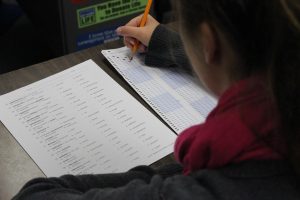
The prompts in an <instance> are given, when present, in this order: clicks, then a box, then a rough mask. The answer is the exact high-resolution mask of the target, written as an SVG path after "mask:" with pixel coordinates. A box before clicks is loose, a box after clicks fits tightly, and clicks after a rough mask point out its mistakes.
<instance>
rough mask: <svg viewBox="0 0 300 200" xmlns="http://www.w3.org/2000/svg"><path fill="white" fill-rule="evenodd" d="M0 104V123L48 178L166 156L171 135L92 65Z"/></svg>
mask: <svg viewBox="0 0 300 200" xmlns="http://www.w3.org/2000/svg"><path fill="white" fill-rule="evenodd" d="M0 102H1V103H0V110H1V114H0V115H1V116H0V118H1V121H2V122H3V123H4V124H5V125H6V126H7V128H8V129H9V130H10V131H11V133H12V134H13V135H14V136H15V138H16V139H17V140H18V141H19V143H20V144H21V145H22V146H23V148H24V149H25V150H26V151H27V152H28V153H29V155H30V156H31V157H32V158H33V159H34V160H35V161H36V163H37V164H38V165H39V166H40V168H41V169H42V170H43V171H44V173H45V174H46V175H48V176H59V175H62V174H67V173H71V174H84V173H106V172H121V171H124V170H128V169H130V168H131V167H134V166H136V165H140V164H146V165H147V164H151V163H152V162H155V161H156V160H158V159H160V158H162V157H163V156H166V155H167V154H169V153H171V152H172V145H173V142H174V140H175V135H174V134H173V133H172V132H171V131H170V130H169V129H168V128H166V127H165V126H164V125H163V124H162V123H161V122H159V121H158V119H156V118H155V117H154V116H153V115H152V114H151V113H149V111H147V110H146V109H145V108H144V107H142V106H141V105H140V104H139V103H138V102H137V101H136V100H135V99H133V97H131V96H130V95H129V94H128V93H127V92H126V91H124V90H123V88H121V87H120V86H119V85H117V84H116V83H115V82H114V81H113V80H112V79H111V78H110V77H108V76H107V75H106V74H105V73H104V72H103V71H102V70H101V69H100V68H99V67H98V66H97V65H96V64H95V63H93V62H92V61H87V62H85V63H82V64H80V65H78V66H75V67H73V68H70V69H68V70H66V71H64V72H61V73H59V74H56V75H54V76H52V77H49V78H47V79H44V80H42V81H39V82H37V83H34V84H32V85H29V86H26V87H24V88H21V89H19V90H17V91H14V92H12V93H9V94H6V95H3V96H1V98H0Z"/></svg>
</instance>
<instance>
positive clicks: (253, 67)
mask: <svg viewBox="0 0 300 200" xmlns="http://www.w3.org/2000/svg"><path fill="white" fill-rule="evenodd" d="M174 1H175V6H176V8H177V11H178V12H179V21H180V26H181V30H183V32H184V35H186V36H188V37H186V38H193V36H194V34H196V32H195V30H196V29H195V27H197V26H199V25H200V24H201V23H202V22H204V21H205V22H207V23H209V24H211V25H213V26H215V27H217V28H218V29H219V30H220V31H221V32H222V33H223V34H224V35H225V37H226V38H227V40H228V41H229V42H230V44H231V45H232V48H233V49H234V50H235V52H238V55H239V57H240V58H241V60H242V61H243V63H244V65H243V67H244V69H241V70H243V72H246V73H247V76H250V75H251V74H253V73H255V72H257V71H263V72H265V73H267V74H268V78H269V81H268V83H269V85H268V86H269V88H270V96H271V97H272V98H273V100H274V102H275V105H276V107H277V111H276V112H277V113H278V115H279V118H280V128H279V131H280V133H281V134H282V135H283V137H284V139H285V140H286V141H285V142H286V144H287V146H288V156H289V158H288V159H289V160H290V161H291V163H292V164H293V165H294V167H295V169H296V170H297V171H300V135H299V134H300V129H299V127H300V125H299V124H300V120H299V119H300V76H299V75H300V73H299V72H300V71H299V69H300V22H299V19H300V1H299V0H271V1H270V0H174Z"/></svg>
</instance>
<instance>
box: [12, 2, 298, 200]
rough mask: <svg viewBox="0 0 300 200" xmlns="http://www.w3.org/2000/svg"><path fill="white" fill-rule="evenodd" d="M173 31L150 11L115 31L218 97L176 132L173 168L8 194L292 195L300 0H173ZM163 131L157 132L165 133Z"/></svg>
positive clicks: (64, 181)
mask: <svg viewBox="0 0 300 200" xmlns="http://www.w3.org/2000/svg"><path fill="white" fill-rule="evenodd" d="M175 7H176V9H177V13H178V16H179V22H178V23H179V33H180V34H178V33H176V32H174V31H171V30H169V29H167V28H166V27H164V26H163V25H160V24H159V23H158V22H157V21H156V20H155V19H154V18H152V17H151V16H149V17H148V21H147V24H146V26H145V27H142V28H139V27H137V26H138V24H139V21H140V17H137V18H135V19H133V20H132V21H130V22H129V23H128V24H127V25H126V26H123V27H120V28H118V30H117V32H118V34H120V35H122V36H124V41H125V44H126V46H128V47H129V48H131V47H132V46H133V45H134V39H137V40H139V41H140V42H141V43H142V44H143V45H142V46H141V48H140V51H142V52H144V53H146V59H145V62H146V64H148V65H155V66H160V67H165V66H172V65H181V66H186V67H190V66H192V68H193V70H194V72H195V74H196V75H197V77H198V78H199V79H200V80H201V81H202V83H203V84H204V85H205V87H206V88H207V89H208V90H209V91H210V92H211V93H212V94H214V95H215V96H216V97H217V98H218V105H217V107H216V108H215V109H214V110H213V111H212V112H211V113H210V115H209V116H208V117H207V119H206V121H205V123H203V124H200V125H196V126H194V127H191V128H188V129H187V130H185V131H184V132H183V133H181V134H180V135H179V136H178V139H177V141H176V144H175V148H174V155H175V157H176V159H177V161H178V162H179V163H180V166H182V169H181V167H180V166H179V165H169V166H164V167H162V168H160V169H158V170H154V169H151V168H149V167H144V166H140V167H137V168H134V169H132V170H130V171H129V172H126V173H122V174H108V175H82V176H71V175H66V176H62V177H60V178H49V179H44V178H42V179H35V180H32V181H30V182H29V183H27V184H26V185H25V186H24V188H23V189H22V190H21V191H20V193H19V194H17V195H16V197H15V199H110V200H111V199H204V200H208V199H243V200H245V199H299V198H300V194H299V191H300V190H299V178H298V176H297V172H299V170H300V164H299V163H300V136H299V134H300V131H299V125H298V118H299V117H298V116H300V113H299V105H300V94H299V91H300V88H299V86H300V80H299V78H300V76H299V68H300V67H299V65H300V57H299V54H300V32H299V31H300V21H299V19H300V12H299V9H300V1H298V0H272V1H270V0H176V1H175ZM162 134H163V133H162Z"/></svg>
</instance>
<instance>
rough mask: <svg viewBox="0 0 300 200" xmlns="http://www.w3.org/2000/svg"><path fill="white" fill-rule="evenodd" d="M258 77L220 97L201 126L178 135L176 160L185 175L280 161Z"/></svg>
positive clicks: (268, 103) (272, 121)
mask: <svg viewBox="0 0 300 200" xmlns="http://www.w3.org/2000/svg"><path fill="white" fill-rule="evenodd" d="M262 80H263V79H262V78H261V77H252V78H248V79H245V80H242V81H240V82H238V83H237V84H235V85H233V86H232V87H231V88H229V89H228V90H227V91H226V92H225V93H224V94H223V95H222V96H221V98H220V100H219V103H218V105H217V107H216V108H215V109H214V110H213V111H212V112H211V113H210V114H209V116H208V117H207V119H206V121H205V123H204V124H201V125H197V126H194V127H191V128H189V129H187V130H185V131H184V132H183V133H181V134H180V135H179V136H178V138H177V141H176V144H175V151H174V152H175V157H176V159H177V160H178V161H179V162H181V163H182V165H183V166H184V173H185V174H189V173H190V172H193V171H196V170H199V169H203V168H218V167H222V166H225V165H227V164H230V163H238V162H241V161H246V160H264V159H281V158H282V154H283V153H284V150H285V146H284V143H283V140H282V139H281V138H280V136H279V134H277V133H276V129H277V128H276V127H277V124H278V123H277V118H276V115H275V111H274V107H273V106H272V103H271V100H270V98H268V96H267V92H266V89H265V84H263V81H262Z"/></svg>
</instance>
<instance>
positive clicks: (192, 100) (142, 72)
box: [102, 47, 216, 134]
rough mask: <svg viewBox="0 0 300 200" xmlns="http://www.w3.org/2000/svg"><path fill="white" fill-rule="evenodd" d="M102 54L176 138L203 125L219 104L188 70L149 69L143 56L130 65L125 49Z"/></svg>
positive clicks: (127, 50) (128, 55) (136, 58)
mask: <svg viewBox="0 0 300 200" xmlns="http://www.w3.org/2000/svg"><path fill="white" fill-rule="evenodd" d="M102 54H103V55H104V56H105V57H106V58H107V60H108V61H109V62H110V63H111V64H112V65H113V66H114V68H115V69H116V70H117V71H118V72H119V73H120V74H121V75H122V76H123V78H124V79H125V80H126V81H127V82H128V83H129V84H130V85H131V87H132V88H133V89H134V90H135V91H136V92H137V93H138V94H139V95H140V96H141V97H142V98H143V99H144V100H145V101H146V102H147V103H148V104H149V105H150V106H151V107H152V108H153V109H154V110H155V111H156V112H157V113H158V114H159V115H160V117H162V118H163V119H164V120H165V121H166V122H167V123H168V125H169V126H170V127H171V128H172V129H173V130H174V131H175V132H176V133H177V134H178V133H180V132H181V131H183V130H184V129H186V128H188V127H190V126H192V125H195V124H199V123H201V122H203V121H204V120H205V118H206V117H207V115H208V113H209V112H210V111H211V110H212V109H213V108H214V107H215V106H216V100H215V99H214V98H213V97H212V96H211V95H209V94H208V93H207V92H206V91H205V90H204V89H202V88H201V86H200V85H199V84H198V81H197V80H196V79H195V77H193V76H192V75H190V74H188V73H187V72H186V70H182V69H181V68H155V67H148V66H146V65H145V64H144V57H143V56H142V55H136V56H135V57H134V59H133V60H132V61H130V60H129V57H130V55H131V52H130V50H129V49H128V48H126V47H123V48H119V49H111V50H104V51H102Z"/></svg>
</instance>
